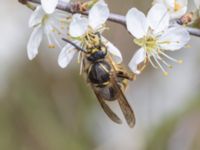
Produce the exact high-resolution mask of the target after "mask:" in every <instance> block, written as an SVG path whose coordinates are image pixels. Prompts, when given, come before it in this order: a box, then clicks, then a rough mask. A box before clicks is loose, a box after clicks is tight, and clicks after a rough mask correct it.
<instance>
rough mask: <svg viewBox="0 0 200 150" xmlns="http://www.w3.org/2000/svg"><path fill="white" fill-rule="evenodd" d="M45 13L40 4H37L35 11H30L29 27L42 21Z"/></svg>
mask: <svg viewBox="0 0 200 150" xmlns="http://www.w3.org/2000/svg"><path fill="white" fill-rule="evenodd" d="M44 15H45V12H44V11H43V9H42V7H41V6H38V7H37V8H36V9H35V11H34V12H33V13H32V15H31V17H30V19H29V27H30V28H32V27H34V26H35V25H38V24H39V23H41V22H42V19H43V17H44Z"/></svg>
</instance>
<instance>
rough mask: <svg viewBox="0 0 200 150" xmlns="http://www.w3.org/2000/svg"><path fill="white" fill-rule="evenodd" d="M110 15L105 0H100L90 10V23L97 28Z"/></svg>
mask: <svg viewBox="0 0 200 150" xmlns="http://www.w3.org/2000/svg"><path fill="white" fill-rule="evenodd" d="M109 15H110V11H109V8H108V5H107V4H106V3H105V1H104V0H99V1H98V2H97V3H96V4H95V5H94V6H93V7H92V8H91V10H90V11H89V25H90V26H91V27H92V28H93V29H94V30H95V29H98V28H99V27H101V26H102V24H104V23H105V22H106V20H107V19H108V17H109Z"/></svg>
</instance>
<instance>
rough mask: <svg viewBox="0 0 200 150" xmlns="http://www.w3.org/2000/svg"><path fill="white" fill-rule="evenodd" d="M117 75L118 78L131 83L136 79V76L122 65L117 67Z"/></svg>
mask: <svg viewBox="0 0 200 150" xmlns="http://www.w3.org/2000/svg"><path fill="white" fill-rule="evenodd" d="M116 75H117V77H120V78H124V79H127V80H130V81H133V80H135V79H136V75H135V74H134V73H132V72H131V71H129V70H127V69H126V68H125V67H123V66H121V65H120V66H118V67H116Z"/></svg>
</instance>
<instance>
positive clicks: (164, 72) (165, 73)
mask: <svg viewBox="0 0 200 150" xmlns="http://www.w3.org/2000/svg"><path fill="white" fill-rule="evenodd" d="M152 56H153V58H154V60H155V61H156V63H157V64H158V66H159V67H160V69H161V70H162V72H163V74H164V76H168V75H169V74H168V72H167V71H165V69H164V68H163V66H162V65H161V64H160V62H159V61H158V59H157V58H156V56H155V55H154V54H153V55H152Z"/></svg>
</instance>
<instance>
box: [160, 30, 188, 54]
mask: <svg viewBox="0 0 200 150" xmlns="http://www.w3.org/2000/svg"><path fill="white" fill-rule="evenodd" d="M189 40H190V35H189V33H188V31H187V30H186V29H184V28H183V27H173V28H169V29H168V30H166V31H165V32H164V34H163V35H162V36H161V37H160V39H159V42H160V43H162V44H160V47H161V49H164V50H171V51H174V50H178V49H181V48H183V47H184V46H185V45H186V44H187V43H188V42H189Z"/></svg>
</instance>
